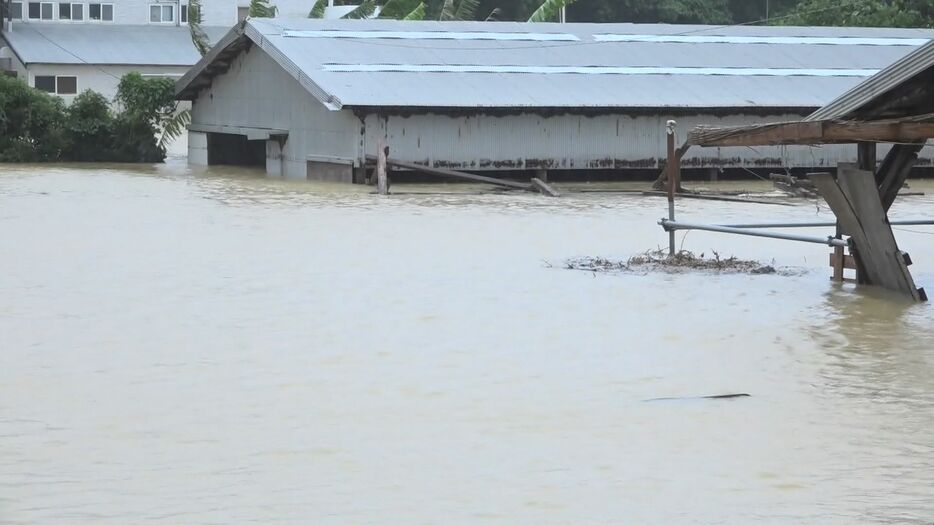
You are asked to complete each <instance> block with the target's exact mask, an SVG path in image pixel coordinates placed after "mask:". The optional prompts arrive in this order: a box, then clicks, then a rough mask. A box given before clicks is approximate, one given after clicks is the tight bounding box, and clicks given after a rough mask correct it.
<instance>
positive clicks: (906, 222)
mask: <svg viewBox="0 0 934 525" xmlns="http://www.w3.org/2000/svg"><path fill="white" fill-rule="evenodd" d="M889 224H891V225H892V226H930V225H934V219H917V220H904V221H889ZM836 225H837V223H835V222H760V223H750V224H717V226H724V227H726V228H822V227H824V226H836Z"/></svg>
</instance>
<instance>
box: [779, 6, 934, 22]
mask: <svg viewBox="0 0 934 525" xmlns="http://www.w3.org/2000/svg"><path fill="white" fill-rule="evenodd" d="M774 23H777V24H782V25H808V26H862V27H934V2H932V1H931V0H843V1H841V0H802V1H801V2H799V3H798V4H797V5H796V6H795V7H794V8H793V9H791V10H790V11H789V12H788V15H787V16H785V17H783V18H781V19H778V20H775V22H774Z"/></svg>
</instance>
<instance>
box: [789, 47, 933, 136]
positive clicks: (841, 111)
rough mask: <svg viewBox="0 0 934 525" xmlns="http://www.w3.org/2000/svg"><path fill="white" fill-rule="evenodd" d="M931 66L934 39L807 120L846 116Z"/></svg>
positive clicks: (809, 116)
mask: <svg viewBox="0 0 934 525" xmlns="http://www.w3.org/2000/svg"><path fill="white" fill-rule="evenodd" d="M929 67H934V40H930V41H928V43H926V44H924V45H922V46H920V47H918V48H917V49H915V50H913V51H912V52H910V53H908V54H907V55H905V56H904V57H902V58H900V59H898V60H896V61H895V62H893V63H892V64H890V65H888V66H886V67H885V68H883V69H882V70H881V71H879V72H878V73H876V74H875V75H873V76H871V77H869V78H867V79H866V80H864V81H863V82H860V83H859V84H857V85H856V86H855V87H853V88H852V89H850V90H848V91H846V92H845V93H843V94H842V95H840V96H838V97H837V98H835V99H833V100H831V101H830V102H829V103H828V104H826V105H825V106H823V107H822V108H820V109H818V110H817V111H815V112H814V113H812V114H810V115H808V116H807V117H806V118H805V119H804V120H806V121H813V120H826V119H833V118H840V117H843V116H845V115H847V114H849V113H852V112H853V111H856V110H857V109H859V108H861V107H863V106H865V105H866V104H867V103H869V102H870V101H872V100H873V99H875V98H876V97H878V96H880V95H882V94H883V93H886V92H888V91H891V90H892V89H895V88H896V87H898V86H899V85H901V84H903V83H904V82H906V81H907V80H909V79H911V78H912V77H914V76H915V75H916V74H918V73H920V72H921V71H924V70H925V69H927V68H929Z"/></svg>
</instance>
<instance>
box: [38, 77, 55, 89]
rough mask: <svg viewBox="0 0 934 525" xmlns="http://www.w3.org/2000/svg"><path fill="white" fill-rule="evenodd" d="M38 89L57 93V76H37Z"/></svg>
mask: <svg viewBox="0 0 934 525" xmlns="http://www.w3.org/2000/svg"><path fill="white" fill-rule="evenodd" d="M35 80H36V81H35V86H36V89H38V90H40V91H45V92H47V93H55V77H45V76H38V75H37V76H36V79H35Z"/></svg>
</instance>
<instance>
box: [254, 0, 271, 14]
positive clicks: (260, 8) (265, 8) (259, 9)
mask: <svg viewBox="0 0 934 525" xmlns="http://www.w3.org/2000/svg"><path fill="white" fill-rule="evenodd" d="M275 16H276V7H275V6H274V5H270V4H269V0H250V17H252V18H273V17H275Z"/></svg>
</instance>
